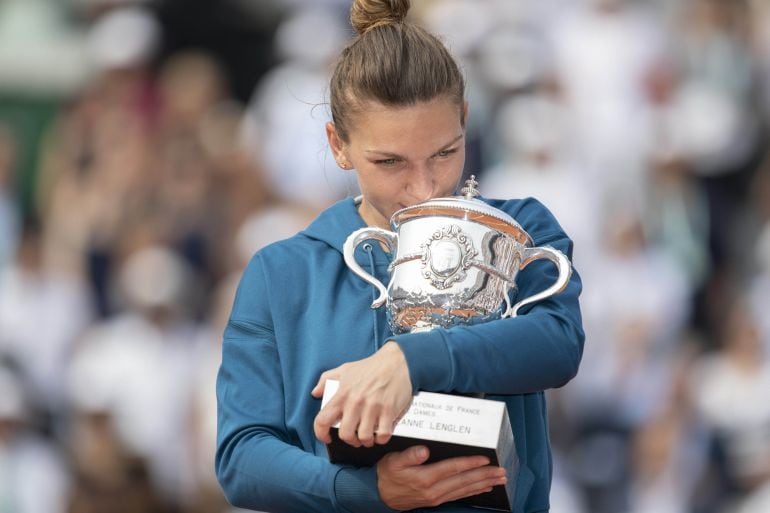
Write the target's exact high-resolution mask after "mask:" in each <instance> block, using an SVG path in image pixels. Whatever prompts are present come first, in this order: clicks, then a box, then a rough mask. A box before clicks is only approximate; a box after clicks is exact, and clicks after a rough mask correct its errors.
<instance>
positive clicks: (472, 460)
mask: <svg viewBox="0 0 770 513" xmlns="http://www.w3.org/2000/svg"><path fill="white" fill-rule="evenodd" d="M427 458H428V450H427V449H426V448H425V447H422V446H418V447H412V448H410V449H407V450H405V451H403V452H400V453H391V454H389V455H386V456H385V457H383V458H382V459H381V460H380V462H379V463H378V464H377V478H378V489H379V492H380V496H381V497H382V499H383V501H384V502H385V503H386V504H388V506H390V507H391V508H394V509H402V510H404V509H413V508H418V507H426V506H428V507H433V506H438V505H439V504H443V503H445V502H449V501H454V500H458V499H463V498H465V497H470V496H473V495H477V494H479V493H484V492H486V491H489V490H491V489H492V488H493V487H495V486H497V485H501V484H504V483H505V482H506V481H507V478H506V476H505V470H504V469H502V468H499V467H495V466H491V465H489V459H488V458H486V457H484V456H472V457H459V458H451V459H448V460H443V461H440V462H437V463H431V464H424V463H425V461H427Z"/></svg>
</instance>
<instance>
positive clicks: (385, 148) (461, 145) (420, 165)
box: [326, 97, 467, 229]
mask: <svg viewBox="0 0 770 513" xmlns="http://www.w3.org/2000/svg"><path fill="white" fill-rule="evenodd" d="M464 109H465V110H466V111H467V105H465V106H464ZM351 121H352V123H351V126H350V130H349V133H348V142H347V143H346V142H344V141H342V139H340V137H339V136H338V134H337V132H336V130H335V127H334V125H333V124H332V123H329V124H327V126H326V133H327V136H328V137H329V145H330V146H331V148H332V151H333V152H334V156H335V158H336V160H337V162H338V163H340V164H341V165H342V167H351V166H352V167H353V168H355V170H356V173H357V174H358V183H359V186H360V188H361V193H362V194H363V201H362V203H361V207H360V213H361V217H363V219H364V221H366V223H367V224H368V225H370V226H379V227H381V228H385V229H389V228H390V224H389V223H390V217H391V215H393V213H394V212H395V211H397V210H399V209H401V208H404V207H408V206H411V205H415V204H417V203H420V202H423V201H426V200H429V199H431V198H437V197H443V196H450V195H452V194H453V193H454V191H455V189H456V187H457V184H458V182H459V181H460V177H461V175H462V171H463V165H464V163H465V129H464V127H463V124H462V122H461V117H460V111H459V109H458V108H457V104H456V103H454V102H452V101H451V100H449V99H447V98H444V97H441V98H438V99H435V100H430V101H427V102H420V103H417V104H415V105H410V106H406V107H389V106H385V105H382V104H380V103H376V102H368V103H367V104H366V106H365V108H364V109H362V110H361V111H359V112H357V113H356V114H355V116H354V117H352V118H351Z"/></svg>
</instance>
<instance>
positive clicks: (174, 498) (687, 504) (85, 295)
mask: <svg viewBox="0 0 770 513" xmlns="http://www.w3.org/2000/svg"><path fill="white" fill-rule="evenodd" d="M413 4H414V5H413V8H412V11H411V14H412V15H413V16H414V18H415V19H416V20H419V22H420V23H423V24H424V25H425V26H426V27H428V28H429V29H431V30H432V31H434V33H437V34H439V35H440V36H441V37H442V38H443V40H444V41H445V42H446V44H447V45H448V46H449V48H450V49H451V51H452V52H453V53H454V54H455V55H456V56H457V58H458V59H459V60H460V62H461V63H462V66H463V68H464V72H465V74H466V76H467V80H468V99H469V101H470V113H471V114H470V118H469V120H468V134H467V135H468V138H467V139H468V158H467V165H466V174H471V173H473V174H475V175H476V176H477V177H478V178H479V180H480V183H481V186H480V187H481V189H482V192H483V193H484V194H485V195H487V196H490V197H526V196H535V197H537V198H539V199H541V200H542V201H543V202H544V203H546V205H547V206H549V207H550V208H551V209H552V210H553V212H554V213H555V214H556V216H557V217H558V219H559V220H560V221H561V222H562V224H563V226H564V228H565V229H566V231H567V232H568V233H569V234H570V235H571V237H572V238H573V239H574V241H575V252H574V260H575V266H576V268H577V269H578V271H579V272H580V274H581V275H582V277H583V281H584V284H585V291H584V295H583V300H582V305H583V314H584V318H585V328H586V334H587V339H586V349H585V354H584V359H583V363H582V367H581V370H580V374H579V375H578V377H577V378H576V379H575V380H574V381H573V382H571V383H570V384H569V385H568V386H567V387H565V388H563V389H560V390H555V391H549V405H550V410H549V411H550V415H551V431H552V443H553V449H554V459H555V460H556V471H555V476H554V486H553V492H552V503H553V508H552V511H553V512H554V513H622V512H628V513H653V512H654V513H728V512H729V513H733V512H735V513H767V512H768V511H770V360H768V354H769V350H770V292H769V290H770V161H769V160H768V154H767V141H768V135H770V134H769V133H768V120H770V1H768V0H657V1H656V0H633V1H632V0H517V1H510V0H432V1H431V0H415V1H414V2H413ZM348 8H349V3H348V2H347V1H342V0H323V1H322V0H304V1H303V0H219V1H217V2H212V1H206V0H0V511H2V512H12V513H33V512H34V513H40V512H47V513H58V512H62V513H63V512H69V513H85V512H88V513H101V512H105V513H106V512H109V513H122V512H125V513H139V512H141V513H154V512H169V513H172V512H174V513H199V512H200V513H204V512H205V513H220V512H221V513H224V512H231V511H234V510H233V509H232V508H230V507H228V505H227V504H226V502H225V501H224V499H223V498H222V495H221V493H220V491H219V488H218V486H217V484H216V482H215V479H214V476H213V462H212V461H213V452H214V436H215V420H216V419H215V399H214V379H215V374H216V370H217V366H218V363H219V358H220V355H219V351H220V342H221V341H220V336H221V332H222V329H223V326H224V322H225V320H226V317H227V315H228V310H229V307H230V304H231V301H232V297H233V291H234V287H235V284H236V281H237V278H238V276H239V274H240V272H241V270H242V269H243V267H244V265H245V263H246V262H247V260H248V259H249V257H250V256H251V255H252V254H253V252H254V251H256V250H257V249H259V248H260V247H262V246H264V245H265V244H267V243H269V242H272V241H273V240H276V239H279V238H283V237H285V236H288V235H290V234H292V233H294V232H295V231H297V230H298V229H300V228H302V227H303V226H305V225H306V224H307V222H308V221H309V220H310V219H312V217H313V216H314V215H315V214H316V213H317V212H318V211H319V210H320V209H322V208H324V207H325V206H327V205H329V204H330V203H332V202H333V201H335V200H337V199H339V198H342V197H344V196H347V195H354V194H356V193H357V189H356V185H355V180H354V179H353V174H352V173H350V172H343V171H341V170H339V169H338V168H337V167H336V165H335V163H334V161H333V159H332V158H331V155H330V154H329V151H328V150H327V148H326V142H325V136H324V131H323V124H324V122H325V121H326V120H327V119H328V117H329V113H328V108H327V105H326V103H325V98H326V94H327V80H328V76H329V67H330V64H331V63H332V62H333V60H334V58H335V56H336V54H337V52H338V51H339V49H340V48H341V46H342V45H344V44H345V43H346V42H347V41H348V40H349V38H350V37H351V35H352V31H351V29H350V26H349V24H348V22H347V11H348Z"/></svg>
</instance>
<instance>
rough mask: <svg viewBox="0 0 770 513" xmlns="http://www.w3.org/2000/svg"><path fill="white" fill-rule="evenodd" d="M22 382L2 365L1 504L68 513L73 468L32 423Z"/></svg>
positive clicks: (20, 511) (22, 510)
mask: <svg viewBox="0 0 770 513" xmlns="http://www.w3.org/2000/svg"><path fill="white" fill-rule="evenodd" d="M29 414H30V410H29V405H28V404H27V400H26V397H25V391H24V387H23V383H22V381H21V380H20V379H19V378H18V376H17V375H16V373H14V372H13V371H12V367H9V366H8V365H6V364H5V363H2V364H0V505H2V507H3V508H4V509H5V510H6V511H12V512H13V513H35V512H40V511H46V512H50V513H64V512H65V511H66V509H65V508H66V503H67V497H68V493H69V479H70V476H69V471H68V469H67V467H66V465H65V461H64V459H63V458H62V455H61V454H60V453H59V451H58V449H57V448H56V446H54V445H53V444H52V443H51V441H50V440H47V439H45V438H43V437H41V436H40V435H38V434H37V433H36V432H35V431H34V430H33V429H32V426H31V424H30V423H29V420H30V419H29Z"/></svg>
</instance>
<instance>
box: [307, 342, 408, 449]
mask: <svg viewBox="0 0 770 513" xmlns="http://www.w3.org/2000/svg"><path fill="white" fill-rule="evenodd" d="M327 379H335V380H337V381H339V389H338V390H337V393H336V394H335V395H334V397H333V398H332V399H331V400H330V401H329V402H328V403H327V404H326V405H325V406H324V407H323V408H322V409H321V411H320V412H319V413H318V415H317V416H316V418H315V422H314V423H313V429H314V430H315V435H316V437H318V439H319V440H321V441H322V442H324V443H329V442H331V435H330V434H329V430H330V429H331V427H332V426H333V425H334V424H335V423H336V422H337V421H340V427H339V436H340V438H341V439H342V440H343V441H344V442H346V443H348V444H350V445H352V446H354V447H360V446H362V445H363V446H366V447H371V446H373V445H374V444H375V443H377V444H385V443H387V442H388V440H390V437H391V435H392V433H393V428H394V426H395V424H396V422H397V421H398V419H399V417H400V416H401V415H402V414H403V413H404V412H405V411H406V410H407V408H408V407H409V404H410V403H411V401H412V381H411V379H410V378H409V368H408V367H407V364H406V359H405V358H404V353H403V352H401V348H400V347H399V346H398V344H396V343H395V342H393V341H389V342H387V343H386V344H385V345H384V346H382V347H381V348H380V350H379V351H377V352H376V353H374V354H373V355H372V356H370V357H368V358H364V359H363V360H358V361H355V362H350V363H346V364H343V365H340V366H339V367H337V368H335V369H331V370H328V371H326V372H324V373H323V374H321V377H320V378H319V379H318V384H316V386H315V388H313V390H312V392H311V394H312V395H313V397H316V398H320V397H323V391H324V386H325V385H326V380H327Z"/></svg>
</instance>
